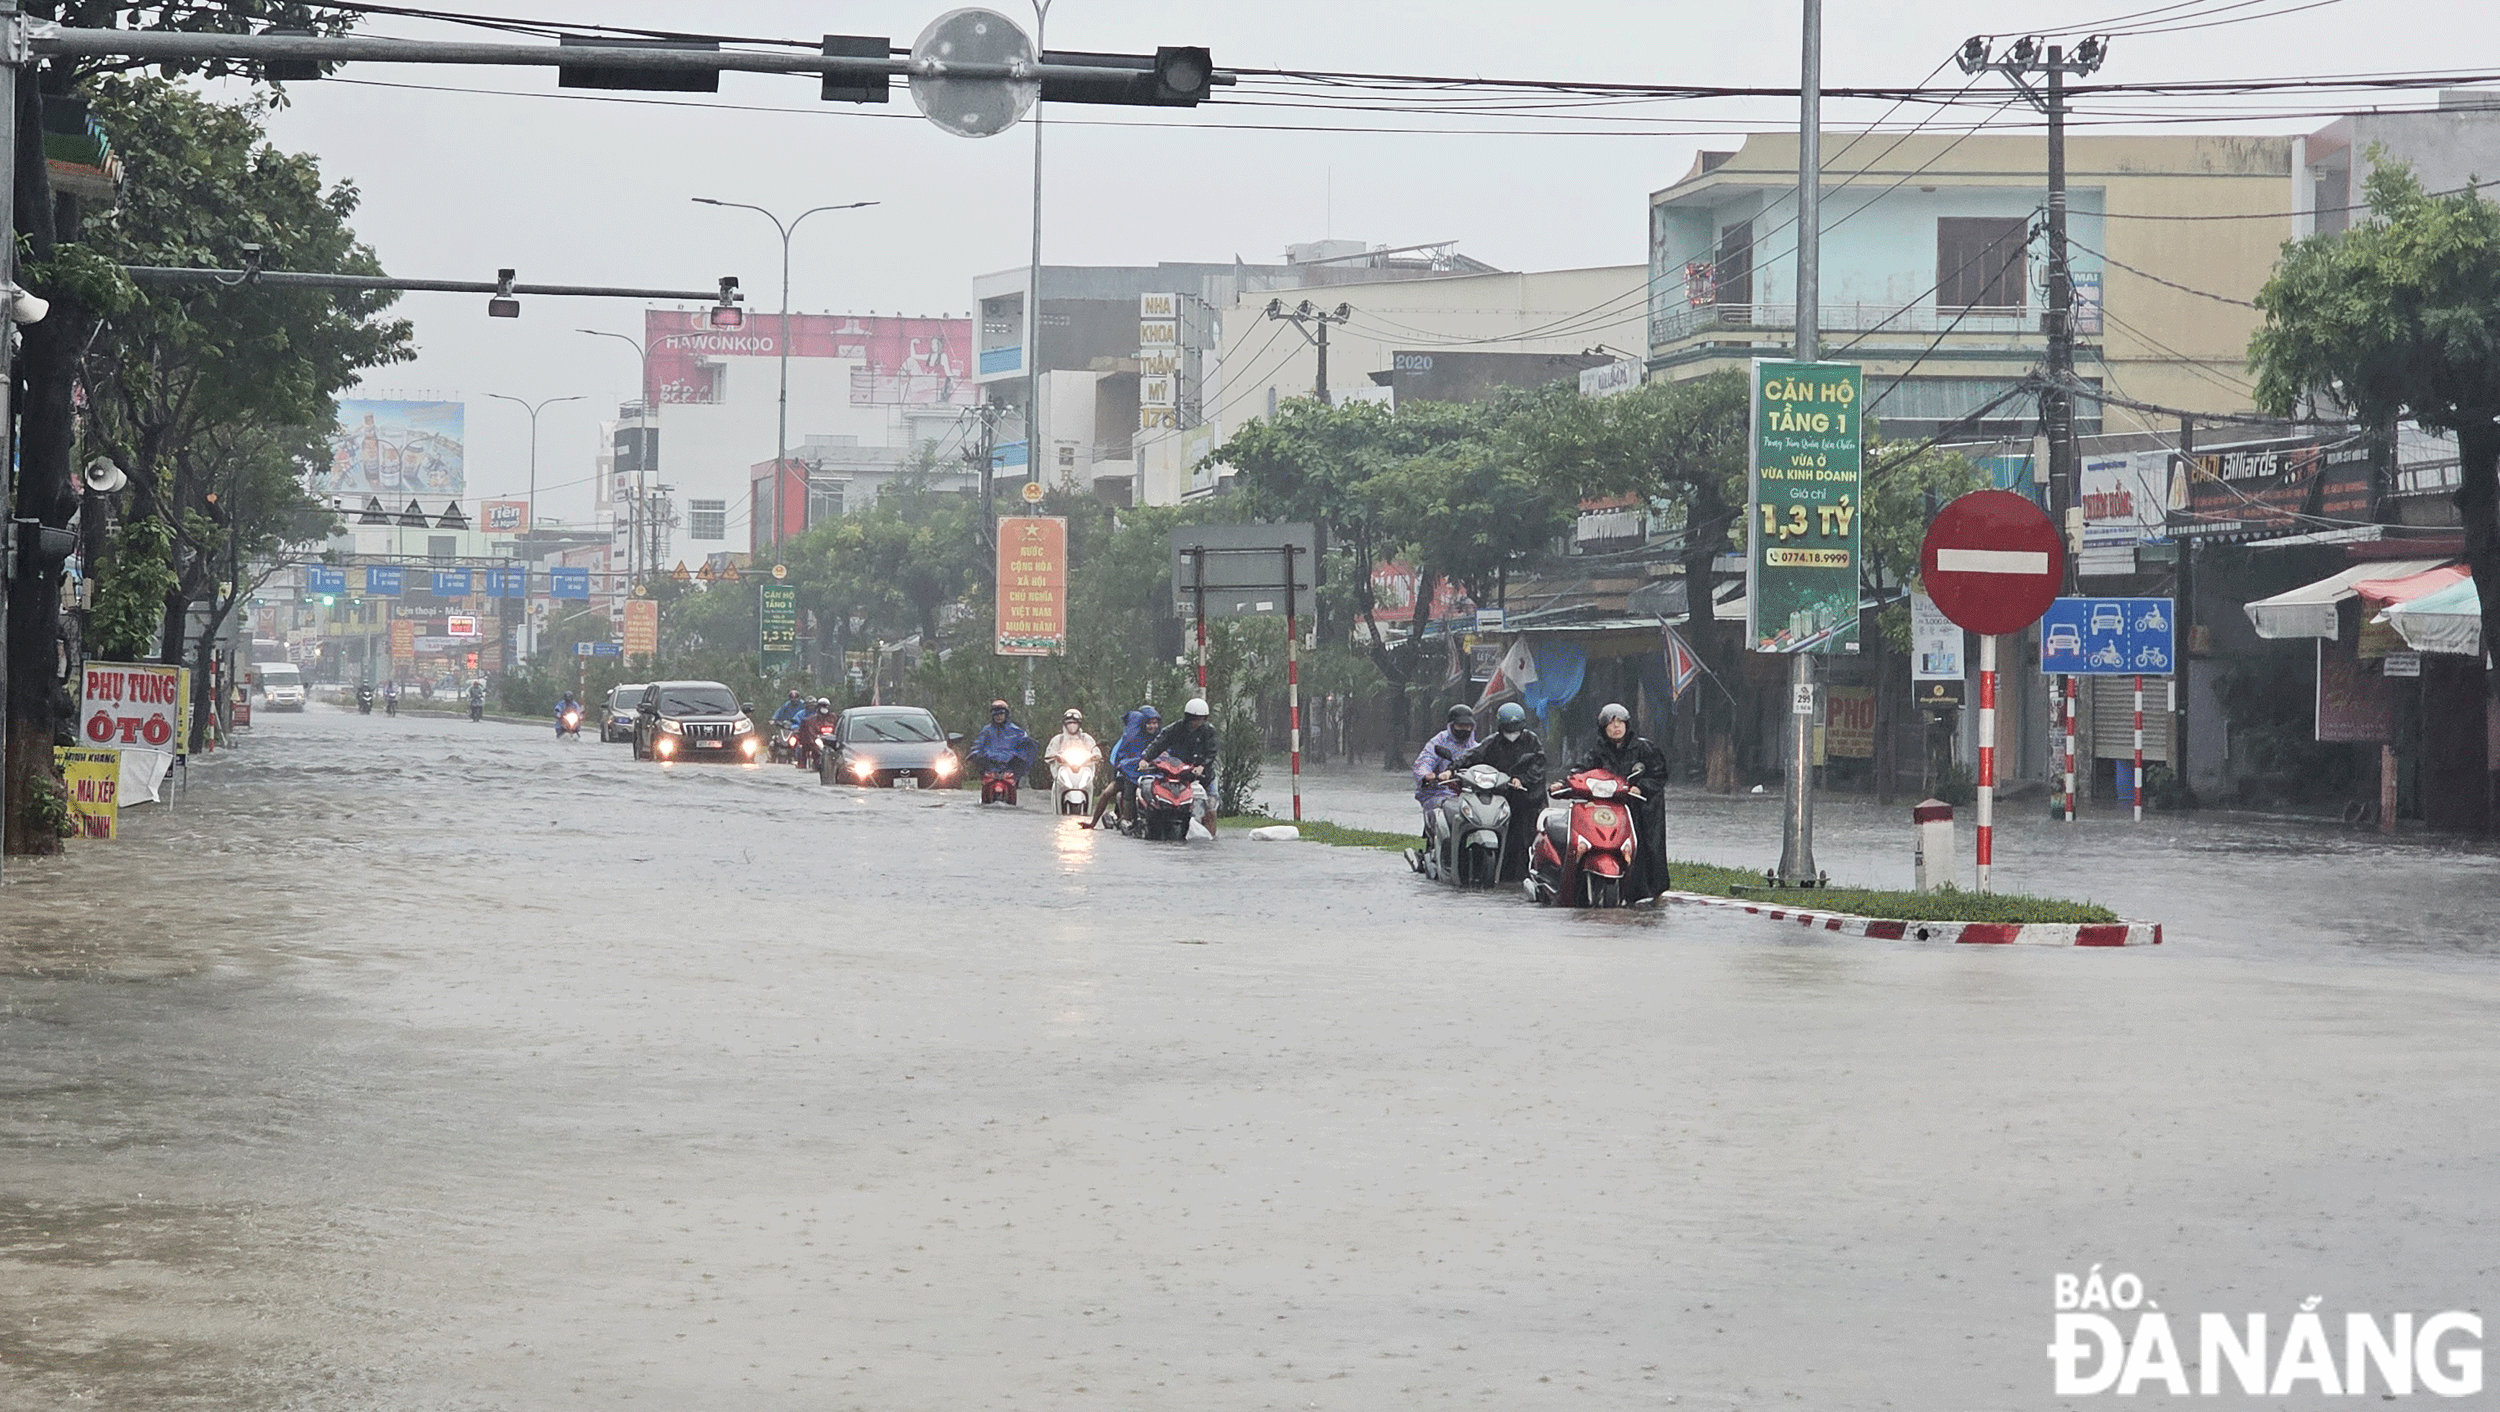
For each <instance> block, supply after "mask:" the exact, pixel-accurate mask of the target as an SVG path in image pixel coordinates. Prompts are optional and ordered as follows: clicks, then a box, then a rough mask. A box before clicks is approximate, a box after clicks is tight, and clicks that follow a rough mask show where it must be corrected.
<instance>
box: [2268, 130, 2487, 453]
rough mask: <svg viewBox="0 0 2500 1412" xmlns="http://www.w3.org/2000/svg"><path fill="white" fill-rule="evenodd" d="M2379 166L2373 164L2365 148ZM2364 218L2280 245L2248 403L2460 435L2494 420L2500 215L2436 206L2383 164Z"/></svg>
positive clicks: (2475, 200)
mask: <svg viewBox="0 0 2500 1412" xmlns="http://www.w3.org/2000/svg"><path fill="white" fill-rule="evenodd" d="M2371 156H2372V158H2373V160H2374V161H2376V159H2377V158H2378V156H2379V154H2378V153H2377V152H2376V151H2375V150H2373V152H2372V154H2371ZM2363 189H2364V191H2365V192H2366V193H2367V197H2368V201H2369V205H2370V219H2369V220H2366V221H2362V222H2360V223H2358V224H2356V225H2354V226H2353V227H2352V228H2351V229H2349V230H2345V231H2340V232H2335V233H2331V234H2325V235H2316V236H2311V237H2310V238H2308V239H2306V240H2300V241H2295V242H2291V243H2289V244H2287V245H2285V246H2284V247H2283V253H2282V257H2281V259H2280V261H2279V262H2278V263H2277V265H2276V266H2275V272H2274V275H2273V277H2272V278H2270V279H2268V280H2267V281H2266V284H2265V287H2264V288H2263V289H2261V290H2259V291H2258V294H2257V307H2258V308H2259V309H2260V310H2262V311H2263V312H2264V314H2265V323H2264V324H2263V325H2262V326H2261V327H2260V328H2259V329H2258V330H2257V332H2256V334H2255V335H2254V336H2253V337H2252V338H2251V340H2250V342H2249V362H2250V365H2251V366H2252V367H2254V368H2255V369H2256V371H2257V403H2258V405H2259V406H2260V407H2262V408H2264V409H2265V410H2267V411H2269V412H2272V413H2275V414H2277V415H2288V414H2290V413H2292V412H2294V411H2295V410H2297V409H2298V407H2299V405H2300V403H2301V401H2302V399H2303V398H2304V397H2306V396H2309V395H2312V394H2325V395H2327V396H2329V397H2332V398H2333V399H2334V400H2335V401H2336V402H2338V403H2340V404H2342V405H2343V406H2344V407H2346V408H2349V409H2350V410H2351V411H2352V412H2354V413H2355V414H2356V415H2358V416H2359V417H2360V418H2361V419H2362V420H2363V421H2364V422H2365V423H2368V424H2370V425H2373V426H2385V425H2387V424H2389V423H2392V422H2394V421H2395V420H2396V419H2397V418H2399V417H2401V416H2408V415H2409V416H2412V417H2415V418H2418V419H2420V420H2421V421H2422V422H2423V423H2425V424H2426V425H2429V426H2434V427H2444V428H2447V429H2449V430H2452V431H2463V430H2465V429H2467V428H2468V427H2474V426H2487V425H2489V424H2490V423H2491V422H2492V421H2493V420H2494V419H2495V417H2500V207H2495V206H2494V205H2493V204H2492V203H2491V202H2489V201H2486V200H2484V199H2483V198H2482V195H2481V193H2480V192H2477V191H2463V192H2458V193H2455V194H2453V195H2448V196H2433V195H2430V194H2428V193H2426V192H2424V191H2423V190H2422V184H2421V182H2420V180H2418V179H2417V178H2416V177H2415V176H2414V175H2413V172H2412V170H2411V169H2410V168H2409V167H2406V166H2405V165H2403V164H2401V163H2390V162H2383V161H2378V162H2377V164H2376V165H2375V166H2374V167H2373V169H2372V171H2371V173H2370V176H2369V179H2368V181H2367V182H2366V183H2365V184H2364V187H2363Z"/></svg>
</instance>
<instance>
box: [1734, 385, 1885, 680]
mask: <svg viewBox="0 0 2500 1412" xmlns="http://www.w3.org/2000/svg"><path fill="white" fill-rule="evenodd" d="M1864 391H1865V378H1864V375H1863V374H1862V373H1861V372H1860V370H1859V368H1858V367H1857V365H1856V364H1854V363H1782V362H1774V361H1772V360H1770V359H1756V360H1755V361H1754V364H1753V410H1752V416H1751V419H1750V420H1751V435H1750V436H1749V437H1748V438H1747V439H1748V441H1750V442H1751V458H1750V459H1751V463H1752V477H1751V479H1752V490H1753V494H1752V496H1751V499H1752V502H1753V511H1752V513H1751V514H1749V515H1747V516H1746V524H1747V528H1748V530H1749V533H1748V534H1747V535H1746V538H1747V539H1748V540H1749V541H1750V542H1751V547H1750V552H1749V553H1748V554H1747V555H1746V558H1745V601H1746V604H1747V608H1748V612H1749V615H1750V620H1749V621H1748V623H1747V625H1746V636H1747V641H1746V644H1745V647H1746V650H1747V651H1750V652H1839V651H1843V650H1846V651H1851V652H1854V651H1856V650H1857V645H1858V567H1859V563H1858V513H1857V507H1858V506H1859V505H1861V504H1863V503H1865V495H1864V487H1863V486H1862V485H1861V484H1860V481H1861V479H1862V476H1861V471H1862V469H1863V467H1862V465H1861V455H1862V446H1863V436H1864V429H1863V428H1862V427H1861V425H1860V423H1859V419H1858V415H1857V409H1858V404H1859V402H1860V401H1862V400H1863V398H1862V396H1861V394H1862V393H1863V392H1864Z"/></svg>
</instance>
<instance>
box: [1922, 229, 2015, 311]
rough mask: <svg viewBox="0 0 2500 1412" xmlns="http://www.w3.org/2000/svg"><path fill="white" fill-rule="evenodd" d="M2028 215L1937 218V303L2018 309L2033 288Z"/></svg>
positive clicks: (1941, 305)
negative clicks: (2027, 265) (2027, 264)
mask: <svg viewBox="0 0 2500 1412" xmlns="http://www.w3.org/2000/svg"><path fill="white" fill-rule="evenodd" d="M2030 235H2031V220H2030V218H2029V217H2027V216H1945V217H1942V218H1940V219H1938V220H1937V222H1936V307H1937V308H1939V309H1971V308H1979V309H2020V308H2022V307H2023V306H2024V305H2025V304H2026V303H2027V302H2028V301H2027V300H2026V299H2025V298H2024V291H2025V290H2026V289H2028V288H2029V287H2030V283H2029V280H2028V278H2027V276H2026V273H2025V271H2024V259H2023V251H2024V247H2025V245H2026V244H2027V243H2028V242H2029V240H2030Z"/></svg>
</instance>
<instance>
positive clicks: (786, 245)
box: [694, 196, 882, 544]
mask: <svg viewBox="0 0 2500 1412" xmlns="http://www.w3.org/2000/svg"><path fill="white" fill-rule="evenodd" d="M694 202H695V204H696V205H698V206H723V207H727V208H729V209H731V210H738V211H753V212H755V213H756V214H757V215H760V216H762V217H763V218H764V219H766V220H768V221H771V222H772V223H773V229H774V230H776V231H778V232H780V234H781V336H780V337H781V421H780V429H779V431H778V433H777V434H776V435H775V436H774V438H773V506H774V508H773V542H774V543H776V544H778V543H780V542H781V509H780V504H781V500H780V497H781V472H782V463H783V462H785V461H788V460H789V459H790V237H791V235H792V234H793V233H794V232H796V231H797V230H798V228H799V222H801V221H803V220H806V219H807V218H808V217H810V216H812V215H815V214H816V213H817V212H819V211H856V210H859V209H860V208H862V207H865V206H875V205H880V204H882V203H880V202H876V201H852V202H847V203H845V204H842V205H838V206H811V207H809V208H808V209H806V210H804V211H801V212H799V213H798V214H797V215H795V216H792V217H791V218H790V219H789V221H788V222H787V223H786V224H785V223H784V222H783V221H782V219H781V217H779V216H776V215H774V214H773V213H772V212H771V211H768V210H766V209H765V208H763V207H761V206H751V205H748V204H747V203H746V202H744V201H720V200H715V199H713V198H712V197H709V196H697V197H695V198H694Z"/></svg>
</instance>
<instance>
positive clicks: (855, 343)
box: [620, 309, 975, 469]
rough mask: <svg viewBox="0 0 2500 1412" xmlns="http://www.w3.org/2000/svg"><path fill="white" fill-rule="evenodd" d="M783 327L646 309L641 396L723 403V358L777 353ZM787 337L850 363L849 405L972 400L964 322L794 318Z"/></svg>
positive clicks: (794, 349)
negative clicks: (733, 325) (737, 324)
mask: <svg viewBox="0 0 2500 1412" xmlns="http://www.w3.org/2000/svg"><path fill="white" fill-rule="evenodd" d="M781 325H782V320H781V316H780V315H778V314H749V315H748V316H747V321H746V327H744V328H737V329H716V328H713V327H712V326H711V324H710V323H709V322H708V315H707V314H706V313H705V312H704V311H701V310H694V311H685V310H676V309H648V310H645V311H644V312H643V346H644V347H645V348H648V349H650V350H651V356H650V358H649V359H648V360H647V363H646V366H647V368H648V369H649V374H648V375H649V377H650V379H651V386H650V387H649V388H648V389H646V394H647V395H648V396H650V397H652V398H655V399H657V400H658V401H659V402H662V403H672V402H677V403H687V402H692V403H717V402H719V401H721V400H722V382H723V379H722V377H721V367H722V363H723V361H724V360H726V359H730V358H774V359H777V358H779V357H780V356H781V353H782V343H783V340H782V328H781ZM788 341H789V352H790V356H791V357H793V358H842V359H848V360H851V361H854V362H856V363H858V364H859V365H860V366H859V367H857V368H855V369H853V370H852V373H851V404H852V405H853V406H859V407H868V406H892V405H902V406H919V407H969V406H971V405H972V404H973V402H974V400H975V399H974V397H973V385H972V357H973V348H972V320H970V319H929V318H905V317H902V316H899V315H883V314H792V315H791V316H790V320H789V340H788ZM620 469H622V467H621V466H620Z"/></svg>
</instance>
